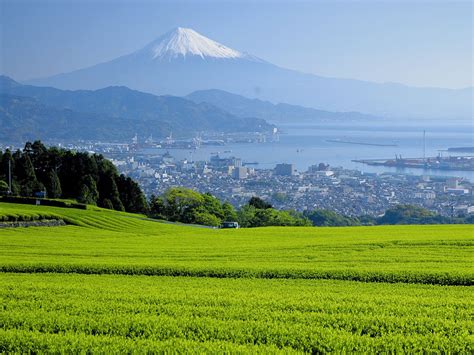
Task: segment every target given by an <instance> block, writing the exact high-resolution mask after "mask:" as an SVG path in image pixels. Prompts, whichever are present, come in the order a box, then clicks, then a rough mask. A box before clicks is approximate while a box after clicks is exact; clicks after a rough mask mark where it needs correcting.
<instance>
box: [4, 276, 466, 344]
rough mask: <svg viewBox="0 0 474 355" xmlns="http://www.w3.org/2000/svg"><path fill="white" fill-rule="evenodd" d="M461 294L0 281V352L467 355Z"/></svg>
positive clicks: (270, 284) (409, 288)
mask: <svg viewBox="0 0 474 355" xmlns="http://www.w3.org/2000/svg"><path fill="white" fill-rule="evenodd" d="M470 296H472V292H471V291H470V288H468V287H459V286H457V287H452V286H431V285H414V284H384V283H361V282H352V281H335V280H280V279H278V280H262V279H247V278H240V279H217V278H193V277H185V278H183V277H147V276H124V275H77V274H72V275H71V274H67V275H66V274H31V275H28V274H4V275H3V277H2V279H1V280H0V299H3V304H4V305H5V309H6V310H7V312H4V313H3V314H0V322H1V323H3V324H4V330H2V329H1V327H0V349H2V347H3V349H4V350H6V351H9V352H10V351H17V350H24V349H33V350H37V349H48V350H49V351H65V350H67V351H68V352H77V351H78V350H84V349H85V348H86V349H89V350H90V351H92V352H102V353H103V352H107V353H108V352H129V351H134V352H139V353H144V352H146V351H151V350H153V351H158V350H163V349H167V350H168V351H169V350H170V349H174V350H180V351H186V352H201V351H204V350H207V351H223V350H226V351H233V352H235V351H248V352H255V351H257V350H260V351H262V352H263V351H264V352H267V353H268V352H269V351H275V350H276V349H282V350H284V351H285V353H287V352H288V351H290V350H296V351H305V352H321V351H337V352H341V351H345V352H348V351H358V352H366V351H369V352H373V351H377V352H387V351H400V352H407V351H408V352H415V351H416V352H418V351H425V352H430V351H448V350H449V351H452V352H464V353H469V349H470V346H471V341H472V329H473V327H474V322H473V320H472V317H471V312H470V310H472V306H473V302H472V299H471V297H470ZM447 305H449V306H447ZM2 339H3V341H2Z"/></svg>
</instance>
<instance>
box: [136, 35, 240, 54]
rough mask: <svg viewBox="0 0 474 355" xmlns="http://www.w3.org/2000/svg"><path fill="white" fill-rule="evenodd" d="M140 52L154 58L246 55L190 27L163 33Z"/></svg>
mask: <svg viewBox="0 0 474 355" xmlns="http://www.w3.org/2000/svg"><path fill="white" fill-rule="evenodd" d="M140 52H141V53H146V54H148V55H151V56H152V58H154V59H163V58H166V59H173V58H177V57H180V56H182V57H186V56H199V57H201V58H203V59H204V58H206V57H210V58H228V59H232V58H243V57H246V55H245V54H244V53H240V52H239V51H236V50H234V49H232V48H229V47H226V46H224V45H223V44H220V43H218V42H216V41H213V40H212V39H209V38H207V37H204V36H203V35H201V34H199V33H197V32H196V31H194V30H192V29H190V28H182V27H178V28H176V29H174V30H172V31H170V32H168V33H166V34H164V35H163V36H161V37H159V38H158V39H156V40H155V41H153V42H151V43H150V44H149V45H147V46H146V47H145V48H143V49H142V50H141V51H139V53H140Z"/></svg>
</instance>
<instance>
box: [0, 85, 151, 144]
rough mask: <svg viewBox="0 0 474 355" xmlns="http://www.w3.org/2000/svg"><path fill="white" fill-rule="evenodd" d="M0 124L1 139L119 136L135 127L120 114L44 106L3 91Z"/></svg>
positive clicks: (130, 132)
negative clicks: (107, 114)
mask: <svg viewBox="0 0 474 355" xmlns="http://www.w3.org/2000/svg"><path fill="white" fill-rule="evenodd" d="M0 126H1V127H2V128H1V129H0V140H2V141H4V142H20V141H27V140H34V139H36V138H41V139H97V140H100V139H110V140H123V139H129V138H130V137H131V134H132V132H135V130H134V129H135V128H136V129H138V128H139V127H138V126H137V125H133V126H132V125H131V122H130V121H129V120H125V119H122V118H116V117H109V116H104V115H98V114H93V113H83V112H77V111H73V110H69V109H62V108H56V107H51V106H46V105H43V104H42V103H40V102H39V101H38V100H36V99H34V98H31V97H22V96H12V95H5V94H0ZM142 126H143V128H146V126H145V125H142ZM133 134H134V133H133Z"/></svg>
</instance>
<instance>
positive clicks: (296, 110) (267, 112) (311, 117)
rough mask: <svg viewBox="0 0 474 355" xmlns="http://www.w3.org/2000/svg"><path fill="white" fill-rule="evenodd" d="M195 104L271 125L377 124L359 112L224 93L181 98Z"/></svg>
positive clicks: (201, 92)
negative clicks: (337, 122) (216, 108)
mask: <svg viewBox="0 0 474 355" xmlns="http://www.w3.org/2000/svg"><path fill="white" fill-rule="evenodd" d="M185 97H186V98H187V99H190V100H192V101H194V102H196V103H202V102H207V103H210V104H212V105H214V106H216V107H219V108H221V109H223V110H225V111H227V112H230V113H232V114H234V115H236V116H239V117H250V116H251V117H257V118H261V119H265V120H267V121H269V122H272V123H275V124H288V123H298V122H299V123H303V122H304V123H323V122H334V121H341V122H349V121H355V122H360V121H362V120H365V121H380V120H381V119H380V118H379V117H375V116H372V115H366V114H362V113H359V112H330V111H324V110H318V109H314V108H310V107H303V106H298V105H291V104H287V103H278V104H273V103H272V102H270V101H263V100H259V99H251V98H247V97H244V96H242V95H237V94H233V93H229V92H227V91H223V90H218V89H212V90H199V91H195V92H192V93H191V94H189V95H186V96H185Z"/></svg>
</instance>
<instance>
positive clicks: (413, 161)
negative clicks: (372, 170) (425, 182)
mask: <svg viewBox="0 0 474 355" xmlns="http://www.w3.org/2000/svg"><path fill="white" fill-rule="evenodd" d="M352 161H353V162H355V163H362V164H366V165H372V166H387V167H392V168H393V167H395V168H415V169H434V170H462V171H474V156H449V157H442V156H441V155H438V156H437V157H428V158H402V156H401V155H396V156H395V159H362V160H352Z"/></svg>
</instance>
